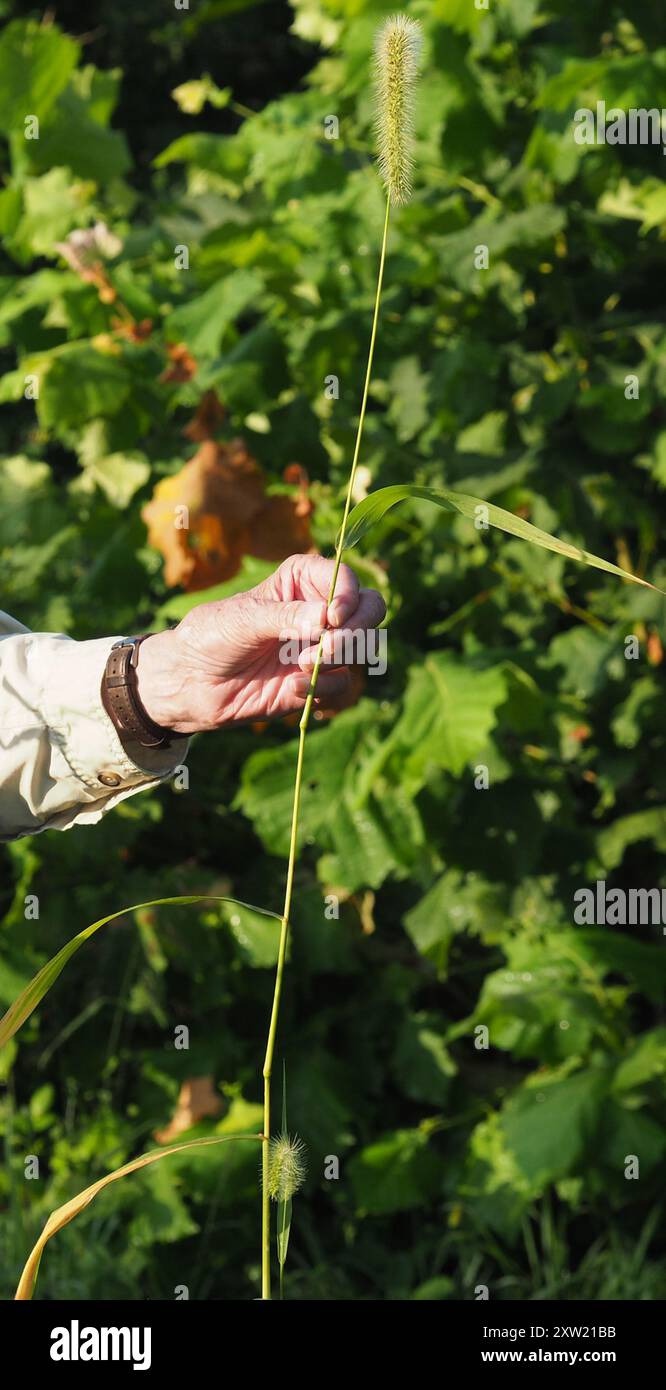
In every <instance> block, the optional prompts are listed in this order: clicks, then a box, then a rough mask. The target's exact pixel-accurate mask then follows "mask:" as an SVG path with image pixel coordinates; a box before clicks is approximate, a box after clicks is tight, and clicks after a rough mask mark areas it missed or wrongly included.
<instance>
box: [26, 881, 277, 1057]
mask: <svg viewBox="0 0 666 1390" xmlns="http://www.w3.org/2000/svg"><path fill="white" fill-rule="evenodd" d="M201 902H215V903H229V904H230V905H231V906H232V907H239V908H244V909H246V910H247V911H249V912H259V913H261V915H262V917H272V918H274V920H275V922H276V923H277V924H278V926H279V925H280V924H281V920H282V919H281V918H280V917H278V916H277V914H276V913H275V912H268V911H266V909H265V908H262V907H253V906H252V904H251V903H243V902H239V901H238V900H237V899H236V898H225V897H219V896H218V895H216V894H214V893H197V894H195V895H194V896H192V897H180V898H154V899H153V900H152V902H148V903H135V904H134V906H133V907H121V908H119V910H118V912H111V913H109V916H108V917H100V919H99V921H98V922H93V923H91V925H90V926H89V927H84V929H83V931H80V932H79V933H78V935H77V936H73V937H72V939H71V941H68V942H67V944H66V945H65V946H63V947H62V949H61V950H60V951H58V952H57V954H56V955H55V956H52V957H51V960H49V961H47V962H46V965H43V966H42V968H41V970H39V971H38V972H37V974H36V975H35V977H34V979H32V980H31V981H30V984H29V985H26V987H25V989H24V990H22V991H21V993H20V994H19V996H18V999H15V1000H14V1003H13V1004H10V1006H9V1008H8V1010H7V1012H6V1014H5V1015H4V1016H3V1018H1V1019H0V1048H1V1047H4V1045H5V1043H7V1042H9V1039H10V1038H12V1037H13V1036H14V1033H17V1032H18V1030H19V1028H22V1027H23V1024H24V1023H25V1021H26V1019H28V1018H29V1017H30V1015H31V1013H33V1011H34V1010H35V1009H36V1008H37V1005H38V1004H39V1003H40V1002H41V1000H42V999H43V998H44V995H45V994H47V993H48V991H49V990H50V988H51V985H53V984H54V983H55V981H56V980H57V978H58V976H59V975H60V973H61V971H62V970H64V968H65V966H66V964H67V962H68V960H70V958H71V957H72V956H73V955H74V954H75V953H76V951H78V950H79V949H80V947H81V946H82V945H83V943H84V941H87V940H88V938H89V937H91V936H94V934H95V932H96V931H99V929H100V927H105V926H106V925H107V923H108V922H115V920H116V918H118V917H123V916H124V915H125V913H126V912H138V911H139V910H140V909H141V908H144V907H165V906H171V907H185V906H187V905H188V904H190V903H201Z"/></svg>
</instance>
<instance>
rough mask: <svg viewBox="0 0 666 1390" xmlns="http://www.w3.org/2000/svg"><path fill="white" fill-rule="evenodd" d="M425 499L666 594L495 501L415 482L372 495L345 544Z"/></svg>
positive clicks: (350, 526)
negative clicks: (400, 506)
mask: <svg viewBox="0 0 666 1390" xmlns="http://www.w3.org/2000/svg"><path fill="white" fill-rule="evenodd" d="M412 497H417V498H423V500H424V501H426V502H434V503H435V505H436V506H438V507H442V508H443V509H444V511H447V512H459V514H460V515H461V516H464V517H467V519H468V520H469V521H477V520H481V521H486V522H488V523H489V524H490V525H491V526H496V527H497V528H498V530H500V531H506V532H507V534H508V535H510V536H517V537H518V538H519V539H520V540H524V541H531V542H532V544H533V545H540V546H542V547H543V548H544V550H554V551H555V553H556V554H557V555H565V556H567V558H568V559H570V560H578V561H579V562H580V563H581V564H585V565H592V566H593V568H594V569H600V570H605V571H606V572H607V573H608V574H617V575H619V577H620V579H628V580H631V582H632V583H633V584H642V585H643V587H644V588H646V589H653V590H656V592H657V593H660V594H662V593H665V592H666V591H665V590H663V589H656V586H655V585H654V584H648V582H647V580H646V579H639V577H638V575H636V574H630V573H629V571H628V570H623V569H620V567H619V565H613V564H611V562H610V561H609V560H602V559H600V558H599V556H598V555H591V554H590V552H589V551H587V550H581V549H580V547H579V546H576V545H569V544H568V542H567V541H560V540H558V539H557V538H556V537H555V536H550V535H548V532H547V531H540V530H539V527H538V526H532V525H531V523H530V522H529V521H523V519H522V517H519V516H515V515H514V513H513V512H507V511H505V510H504V508H503V507H496V506H495V505H494V503H492V502H482V501H481V498H480V497H469V496H468V495H467V494H466V493H463V492H449V491H448V489H446V490H445V489H444V488H433V487H418V486H416V485H415V484H413V483H399V484H395V485H394V486H393V487H383V488H380V489H379V491H377V492H371V493H370V494H369V495H368V496H367V497H364V499H363V501H362V502H359V503H358V505H357V506H356V507H354V510H353V511H352V513H351V515H350V517H349V522H348V527H347V531H346V534H345V545H346V546H347V548H348V549H349V550H351V549H352V547H353V546H355V545H358V543H359V541H360V540H362V539H363V537H364V536H366V535H367V533H368V531H370V530H371V529H372V527H373V526H376V524H377V522H378V521H381V520H382V517H384V516H385V515H386V513H387V512H388V511H390V509H391V507H395V506H396V505H397V503H398V502H404V501H406V499H407V498H412Z"/></svg>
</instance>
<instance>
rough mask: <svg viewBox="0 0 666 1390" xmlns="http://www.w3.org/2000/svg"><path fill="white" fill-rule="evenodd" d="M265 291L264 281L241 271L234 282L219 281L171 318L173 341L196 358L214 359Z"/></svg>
mask: <svg viewBox="0 0 666 1390" xmlns="http://www.w3.org/2000/svg"><path fill="white" fill-rule="evenodd" d="M261 289H262V281H261V279H260V277H259V276H258V275H255V274H254V273H253V272H252V271H251V270H239V271H237V273H236V274H235V275H234V276H233V278H230V279H220V280H218V281H216V283H215V284H214V285H211V287H210V289H209V290H206V292H205V294H200V295H197V296H196V298H195V299H191V300H190V301H189V303H187V304H184V305H183V306H182V307H181V308H180V309H176V310H175V312H174V313H173V314H171V316H170V318H169V324H168V331H169V337H170V338H171V339H172V340H181V339H182V341H183V342H185V343H186V344H187V346H188V348H190V350H191V351H192V352H193V353H194V356H195V357H214V356H215V354H216V353H217V352H218V351H219V349H220V345H221V342H222V339H223V337H224V335H225V333H226V331H227V329H228V328H229V327H230V325H231V324H232V323H233V322H234V319H236V318H238V315H239V314H242V313H243V311H244V310H245V309H247V307H248V305H250V304H252V303H253V302H254V301H255V300H256V299H257V298H258V296H259V294H260V292H261Z"/></svg>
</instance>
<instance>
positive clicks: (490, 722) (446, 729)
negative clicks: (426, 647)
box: [393, 652, 506, 788]
mask: <svg viewBox="0 0 666 1390" xmlns="http://www.w3.org/2000/svg"><path fill="white" fill-rule="evenodd" d="M505 698H506V682H505V680H504V676H503V673H502V671H501V669H500V668H499V667H494V668H492V669H491V670H489V671H483V670H475V669H474V668H473V667H472V666H468V665H465V664H464V663H463V662H461V661H460V660H459V659H458V658H457V657H454V656H449V655H448V653H446V652H433V653H431V654H430V655H429V656H427V657H426V659H425V661H424V662H423V664H422V665H421V666H414V667H412V668H411V670H410V673H409V684H408V686H407V693H406V695H405V704H404V710H403V713H402V715H401V717H400V719H399V720H398V723H397V724H396V727H395V730H394V733H393V743H394V744H395V745H396V746H397V747H399V748H402V750H403V751H404V758H405V763H404V773H403V781H405V780H406V781H407V782H408V784H409V785H411V786H412V788H416V787H420V786H422V785H423V783H424V781H425V780H426V779H427V776H428V772H429V770H430V769H432V768H443V769H444V770H445V771H447V772H451V773H453V775H454V777H459V776H460V775H461V773H462V772H463V771H464V770H465V768H466V767H467V766H469V765H470V764H471V763H472V762H473V760H474V759H475V758H477V757H478V756H480V755H481V754H482V753H484V752H485V748H486V744H487V740H488V735H489V734H490V731H491V729H493V728H494V726H495V723H496V718H497V710H498V708H499V706H500V705H501V704H502V703H503V702H504V700H505Z"/></svg>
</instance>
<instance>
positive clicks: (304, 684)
mask: <svg viewBox="0 0 666 1390" xmlns="http://www.w3.org/2000/svg"><path fill="white" fill-rule="evenodd" d="M289 679H290V681H291V682H292V686H293V691H294V694H295V695H296V696H297V697H298V698H299V699H303V700H305V699H306V698H307V696H308V694H309V693H310V678H309V676H305V675H303V676H301V675H295V676H290V678H289ZM350 682H351V674H350V672H349V671H348V670H347V667H346V666H342V667H339V668H338V669H337V670H335V671H321V672H320V674H319V678H318V680H317V686H316V697H317V699H328V698H329V697H330V696H332V695H343V694H345V693H346V691H347V690H348V689H349V685H350Z"/></svg>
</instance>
